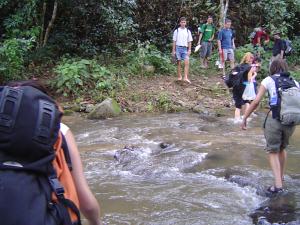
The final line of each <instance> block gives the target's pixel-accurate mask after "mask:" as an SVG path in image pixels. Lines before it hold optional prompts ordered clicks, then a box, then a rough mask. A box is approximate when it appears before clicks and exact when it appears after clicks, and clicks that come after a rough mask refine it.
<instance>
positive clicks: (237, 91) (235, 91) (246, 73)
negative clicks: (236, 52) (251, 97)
mask: <svg viewBox="0 0 300 225" xmlns="http://www.w3.org/2000/svg"><path fill="white" fill-rule="evenodd" d="M253 59H254V57H253V54H252V53H250V52H247V53H245V55H244V56H243V58H242V60H241V63H240V65H239V66H240V67H241V68H242V69H241V71H242V74H241V76H242V82H241V84H239V85H236V86H233V88H232V97H233V100H234V105H235V111H234V123H241V122H242V117H241V111H242V108H243V107H246V108H247V107H248V106H249V103H248V102H247V101H245V100H244V99H243V98H242V96H243V93H244V90H245V87H246V83H247V82H248V80H249V79H252V74H253V73H254V72H255V68H253V67H251V64H252V62H253ZM246 108H245V110H246ZM245 110H244V111H245Z"/></svg>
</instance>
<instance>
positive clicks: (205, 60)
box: [203, 58, 208, 68]
mask: <svg viewBox="0 0 300 225" xmlns="http://www.w3.org/2000/svg"><path fill="white" fill-rule="evenodd" d="M203 66H204V68H207V67H208V60H207V58H204V59H203Z"/></svg>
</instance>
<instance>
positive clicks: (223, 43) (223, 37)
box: [218, 19, 235, 75]
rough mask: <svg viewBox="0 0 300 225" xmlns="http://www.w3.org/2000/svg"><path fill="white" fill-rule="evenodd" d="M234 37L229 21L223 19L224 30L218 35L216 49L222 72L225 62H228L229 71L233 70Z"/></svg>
mask: <svg viewBox="0 0 300 225" xmlns="http://www.w3.org/2000/svg"><path fill="white" fill-rule="evenodd" d="M234 36H235V35H234V33H233V30H232V29H231V20H230V19H225V24H224V28H222V29H221V30H220V31H219V33H218V49H219V55H220V58H221V64H222V67H223V71H225V61H227V60H229V61H230V67H231V69H233V68H234V49H235V43H234ZM223 75H225V74H223Z"/></svg>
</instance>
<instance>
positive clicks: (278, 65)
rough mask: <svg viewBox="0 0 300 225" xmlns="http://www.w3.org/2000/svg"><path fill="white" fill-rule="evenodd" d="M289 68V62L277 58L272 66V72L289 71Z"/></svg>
mask: <svg viewBox="0 0 300 225" xmlns="http://www.w3.org/2000/svg"><path fill="white" fill-rule="evenodd" d="M288 70H289V68H288V64H287V63H286V61H285V60H283V59H275V60H274V61H273V62H272V63H271V66H270V74H271V75H274V74H278V73H287V72H288Z"/></svg>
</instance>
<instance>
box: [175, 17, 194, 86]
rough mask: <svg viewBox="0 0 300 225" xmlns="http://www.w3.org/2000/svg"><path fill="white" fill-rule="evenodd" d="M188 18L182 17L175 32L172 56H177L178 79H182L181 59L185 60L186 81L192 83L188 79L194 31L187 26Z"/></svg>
mask: <svg viewBox="0 0 300 225" xmlns="http://www.w3.org/2000/svg"><path fill="white" fill-rule="evenodd" d="M186 23H187V21H186V18H185V17H181V18H180V20H179V24H180V26H179V27H178V28H177V29H176V30H175V31H174V33H173V46H172V56H173V57H175V55H176V58H177V75H178V80H182V76H181V61H184V81H186V82H188V83H191V81H190V80H189V79H188V74H189V57H190V54H191V48H192V41H193V37H192V33H191V31H190V30H189V29H187V28H186Z"/></svg>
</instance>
